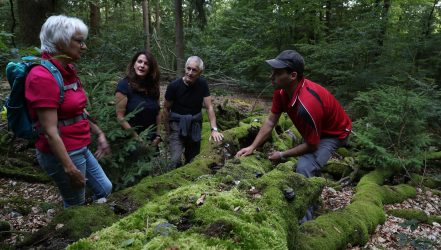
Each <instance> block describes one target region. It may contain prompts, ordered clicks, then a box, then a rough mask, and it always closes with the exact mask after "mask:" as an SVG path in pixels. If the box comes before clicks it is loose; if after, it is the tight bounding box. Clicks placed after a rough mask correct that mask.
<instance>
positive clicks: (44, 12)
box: [16, 0, 58, 46]
mask: <svg viewBox="0 0 441 250" xmlns="http://www.w3.org/2000/svg"><path fill="white" fill-rule="evenodd" d="M57 9H58V8H57V5H56V1H52V0H17V10H18V27H19V32H17V34H16V35H17V37H18V40H19V41H20V42H21V43H23V45H27V46H37V45H38V44H40V38H39V35H40V30H41V26H42V25H43V23H44V22H45V21H46V18H47V17H48V16H49V15H50V14H51V13H55V12H57V11H56V10H57Z"/></svg>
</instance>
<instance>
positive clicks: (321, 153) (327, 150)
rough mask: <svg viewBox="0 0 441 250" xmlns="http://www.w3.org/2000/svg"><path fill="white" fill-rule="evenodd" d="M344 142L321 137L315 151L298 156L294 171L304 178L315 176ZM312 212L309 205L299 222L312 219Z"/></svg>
mask: <svg viewBox="0 0 441 250" xmlns="http://www.w3.org/2000/svg"><path fill="white" fill-rule="evenodd" d="M345 143H346V140H339V139H338V138H337V137H327V138H321V139H320V143H319V146H318V149H317V150H316V151H315V152H313V153H309V154H304V155H302V156H300V157H299V159H298V160H297V165H296V172H297V173H299V174H302V175H304V176H305V177H306V178H311V177H314V176H317V175H318V174H319V173H320V170H321V169H322V168H323V167H324V166H325V164H326V163H327V162H328V160H329V158H331V156H332V154H333V153H334V152H335V150H337V148H339V147H341V146H344V145H345ZM313 213H314V206H310V207H309V208H308V210H307V211H306V215H305V216H304V217H303V218H302V219H301V220H300V223H301V224H302V223H304V222H306V221H308V220H312V218H313Z"/></svg>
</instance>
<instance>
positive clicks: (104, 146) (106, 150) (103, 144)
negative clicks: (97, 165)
mask: <svg viewBox="0 0 441 250" xmlns="http://www.w3.org/2000/svg"><path fill="white" fill-rule="evenodd" d="M110 154H111V151H110V146H109V143H107V139H106V135H105V134H104V133H100V134H99V135H98V148H97V150H96V152H95V157H96V158H97V159H98V160H99V159H101V158H102V157H104V156H106V155H110Z"/></svg>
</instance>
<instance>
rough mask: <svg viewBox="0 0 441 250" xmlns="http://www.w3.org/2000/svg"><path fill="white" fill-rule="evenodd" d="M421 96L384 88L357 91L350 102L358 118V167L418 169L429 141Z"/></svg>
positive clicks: (427, 102)
mask: <svg viewBox="0 0 441 250" xmlns="http://www.w3.org/2000/svg"><path fill="white" fill-rule="evenodd" d="M431 104H432V101H431V100H430V99H429V98H428V97H427V95H425V94H424V93H421V92H420V93H418V92H415V91H410V90H406V89H403V88H401V87H393V86H384V87H383V88H381V89H373V90H370V91H368V92H361V93H359V95H358V96H357V97H356V99H355V101H354V103H353V112H352V113H354V114H357V117H355V118H358V119H357V120H356V122H355V123H354V131H355V141H356V143H357V144H358V148H359V149H360V152H359V153H360V154H359V160H360V162H361V163H362V164H366V165H373V166H379V167H387V168H394V169H399V168H400V167H419V166H421V165H422V163H423V162H422V160H421V158H419V156H420V155H421V154H422V152H424V151H425V150H426V148H427V146H428V145H429V143H430V142H431V135H430V132H429V131H428V128H429V125H428V117H429V115H430V110H429V109H428V107H429V106H430V105H431Z"/></svg>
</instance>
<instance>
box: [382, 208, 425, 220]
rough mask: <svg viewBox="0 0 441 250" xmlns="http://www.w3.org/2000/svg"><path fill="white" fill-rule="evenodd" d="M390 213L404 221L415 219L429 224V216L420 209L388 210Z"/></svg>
mask: <svg viewBox="0 0 441 250" xmlns="http://www.w3.org/2000/svg"><path fill="white" fill-rule="evenodd" d="M388 213H389V214H391V215H393V216H396V217H400V218H403V219H408V220H410V219H415V220H418V221H419V222H425V223H427V221H428V219H429V216H427V214H426V213H424V211H422V210H419V209H391V210H388Z"/></svg>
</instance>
